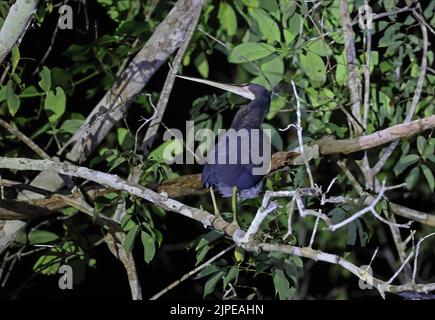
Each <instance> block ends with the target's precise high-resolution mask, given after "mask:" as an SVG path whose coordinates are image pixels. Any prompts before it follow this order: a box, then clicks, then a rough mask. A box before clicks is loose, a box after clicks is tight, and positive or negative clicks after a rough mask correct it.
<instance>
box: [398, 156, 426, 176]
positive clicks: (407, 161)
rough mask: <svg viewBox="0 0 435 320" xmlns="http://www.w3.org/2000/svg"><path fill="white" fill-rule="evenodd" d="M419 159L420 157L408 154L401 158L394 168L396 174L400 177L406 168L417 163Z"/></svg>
mask: <svg viewBox="0 0 435 320" xmlns="http://www.w3.org/2000/svg"><path fill="white" fill-rule="evenodd" d="M419 159H420V157H419V156H418V155H416V154H408V155H406V156H404V157H401V158H400V159H399V161H398V162H397V163H396V165H395V166H394V168H393V170H394V173H395V174H396V176H398V175H399V174H401V173H402V172H403V171H404V170H405V169H406V168H408V167H409V166H411V165H413V164H414V163H416V162H417V161H418V160H419Z"/></svg>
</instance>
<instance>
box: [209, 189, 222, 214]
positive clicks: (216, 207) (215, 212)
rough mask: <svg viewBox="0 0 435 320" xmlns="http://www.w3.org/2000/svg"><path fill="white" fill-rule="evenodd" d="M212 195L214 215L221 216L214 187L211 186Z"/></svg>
mask: <svg viewBox="0 0 435 320" xmlns="http://www.w3.org/2000/svg"><path fill="white" fill-rule="evenodd" d="M210 195H211V201H212V202H213V210H214V215H215V216H216V217H219V218H220V217H221V213H220V211H219V208H218V206H217V202H216V197H215V195H214V190H213V187H210Z"/></svg>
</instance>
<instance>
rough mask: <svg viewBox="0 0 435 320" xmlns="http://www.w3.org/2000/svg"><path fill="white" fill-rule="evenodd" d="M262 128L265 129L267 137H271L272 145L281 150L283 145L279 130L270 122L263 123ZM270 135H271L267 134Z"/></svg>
mask: <svg viewBox="0 0 435 320" xmlns="http://www.w3.org/2000/svg"><path fill="white" fill-rule="evenodd" d="M261 127H262V129H263V130H265V133H266V135H267V136H268V138H269V139H271V142H272V145H273V146H274V147H275V148H276V149H277V150H278V151H281V150H282V149H283V147H284V143H283V142H282V138H281V136H280V134H279V132H278V131H277V130H276V129H275V128H274V127H273V126H271V125H270V124H268V123H264V124H262V126H261ZM269 130H270V131H269ZM269 134H270V135H271V137H270V136H269Z"/></svg>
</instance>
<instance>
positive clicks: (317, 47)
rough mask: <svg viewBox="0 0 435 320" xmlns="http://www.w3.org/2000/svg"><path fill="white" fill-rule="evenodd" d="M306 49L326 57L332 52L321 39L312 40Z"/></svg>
mask: <svg viewBox="0 0 435 320" xmlns="http://www.w3.org/2000/svg"><path fill="white" fill-rule="evenodd" d="M306 49H307V50H308V51H311V52H314V53H316V54H318V55H320V56H322V57H327V56H330V55H331V54H332V50H331V48H330V47H329V46H328V45H327V44H326V42H325V40H323V39H316V40H314V41H312V42H311V43H310V44H309V45H308V46H307V47H306Z"/></svg>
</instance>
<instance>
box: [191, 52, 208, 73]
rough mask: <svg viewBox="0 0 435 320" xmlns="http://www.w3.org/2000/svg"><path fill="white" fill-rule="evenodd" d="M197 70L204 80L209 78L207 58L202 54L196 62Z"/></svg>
mask: <svg viewBox="0 0 435 320" xmlns="http://www.w3.org/2000/svg"><path fill="white" fill-rule="evenodd" d="M194 63H195V67H196V69H198V72H199V74H200V75H201V76H202V77H203V78H208V72H209V66H208V61H207V56H206V55H205V53H204V52H201V53H200V54H199V55H198V56H197V57H196V59H195V61H194Z"/></svg>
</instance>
